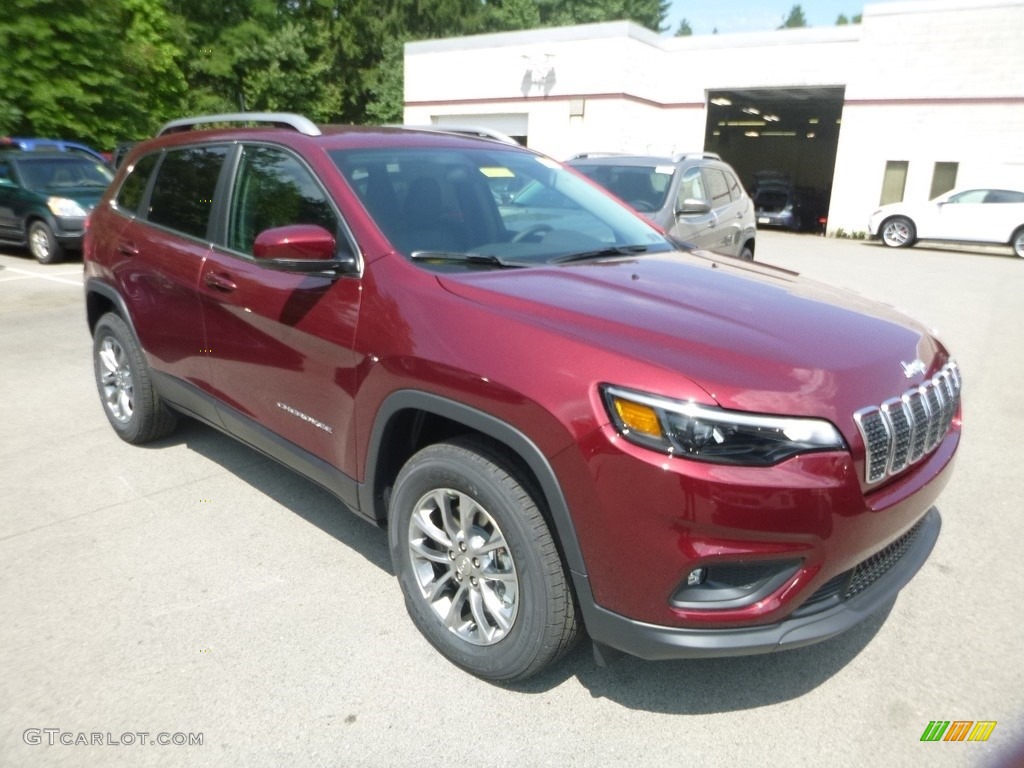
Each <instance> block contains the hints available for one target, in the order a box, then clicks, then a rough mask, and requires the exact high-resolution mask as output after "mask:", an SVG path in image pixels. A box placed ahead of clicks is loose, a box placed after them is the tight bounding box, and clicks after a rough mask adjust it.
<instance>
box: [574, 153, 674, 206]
mask: <svg viewBox="0 0 1024 768" xmlns="http://www.w3.org/2000/svg"><path fill="white" fill-rule="evenodd" d="M574 167H575V168H576V170H578V171H579V172H580V173H582V174H585V175H586V176H587V177H588V178H590V179H593V180H594V181H596V182H597V183H598V184H600V185H601V186H602V187H604V188H605V189H607V190H608V191H609V192H611V193H612V194H613V195H615V196H616V197H617V198H619V199H620V200H624V201H625V202H627V203H629V205H630V206H631V207H632V208H634V209H635V210H637V211H640V212H641V213H651V212H653V211H660V210H661V209H662V208H663V207H664V205H665V199H666V198H667V197H668V190H669V187H671V186H672V174H673V173H675V166H673V165H656V166H655V165H651V166H647V165H585V164H578V165H574Z"/></svg>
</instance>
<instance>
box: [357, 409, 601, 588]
mask: <svg viewBox="0 0 1024 768" xmlns="http://www.w3.org/2000/svg"><path fill="white" fill-rule="evenodd" d="M467 434H469V435H477V436H479V437H481V438H483V439H485V440H487V441H489V442H491V443H494V444H496V445H497V446H498V447H500V448H503V449H504V450H505V451H507V452H508V454H509V455H510V456H511V457H512V458H513V460H514V461H515V462H516V464H517V467H516V468H517V469H519V470H520V471H521V472H523V473H525V474H526V479H527V480H528V481H530V482H531V483H532V484H533V485H534V486H535V489H536V491H537V492H538V493H539V494H540V495H541V498H540V499H538V501H539V502H541V507H542V511H543V513H544V514H545V516H546V517H547V518H548V522H549V523H550V524H551V525H552V526H553V528H554V531H553V532H554V534H555V538H556V541H557V544H558V546H559V549H560V550H561V553H562V556H563V558H564V560H565V564H566V566H568V568H569V569H570V571H572V572H573V574H574V575H575V576H584V577H585V575H586V568H585V567H584V563H583V554H582V551H581V549H580V545H579V541H578V539H577V537H576V529H575V526H574V524H573V521H572V517H571V515H570V514H569V506H568V503H567V502H566V500H565V496H564V494H563V493H562V490H561V487H560V485H559V482H558V478H557V476H556V475H555V472H554V469H553V468H552V467H551V464H550V462H548V460H547V457H546V456H545V455H544V453H543V452H542V451H541V450H540V448H539V447H538V446H537V445H536V443H534V442H533V441H532V440H531V439H530V438H529V437H527V436H526V435H525V434H523V433H522V432H521V431H520V430H518V429H517V428H516V427H514V426H512V425H511V424H508V423H507V422H504V421H502V420H501V419H498V418H496V417H495V416H492V415H491V414H489V413H485V412H484V411H480V410H478V409H476V408H473V407H471V406H468V405H465V404H464V403H460V402H457V401H454V400H449V399H448V398H445V397H441V396H439V395H435V394H433V393H430V392H423V391H419V390H399V391H398V392H394V393H392V394H391V395H389V396H388V397H387V398H386V399H385V400H384V402H383V403H382V405H381V407H380V409H379V410H378V412H377V418H376V420H375V422H374V425H373V429H372V431H371V434H370V441H369V445H368V449H367V461H366V475H365V478H364V482H363V483H362V484H361V485H360V488H359V506H360V510H361V511H362V513H363V514H364V515H367V516H368V517H371V518H372V519H374V520H376V521H377V523H378V524H380V525H386V524H387V518H388V509H387V507H388V501H389V499H390V495H391V487H392V485H393V484H394V481H395V478H396V477H397V475H398V472H399V470H401V468H402V466H403V465H404V464H405V462H406V461H407V460H408V459H409V457H411V456H412V455H413V454H414V453H415V452H416V451H418V450H420V449H421V448H423V447H425V446H427V445H430V444H432V443H436V442H440V441H443V440H445V439H448V438H450V437H454V436H456V435H467ZM574 580H576V581H578V579H574Z"/></svg>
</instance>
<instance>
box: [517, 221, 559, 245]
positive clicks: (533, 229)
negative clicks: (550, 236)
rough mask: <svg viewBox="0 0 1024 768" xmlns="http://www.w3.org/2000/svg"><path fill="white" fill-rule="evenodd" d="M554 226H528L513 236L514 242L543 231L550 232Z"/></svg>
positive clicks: (519, 241)
mask: <svg viewBox="0 0 1024 768" xmlns="http://www.w3.org/2000/svg"><path fill="white" fill-rule="evenodd" d="M552 229H554V227H552V226H551V225H550V224H534V225H533V226H532V227H527V228H526V229H524V230H523V231H522V232H517V233H516V234H515V236H513V238H512V242H513V243H521V242H523V240H525V239H526V238H528V237H532V236H533V235H539V234H541V233H543V232H550V231H551V230H552Z"/></svg>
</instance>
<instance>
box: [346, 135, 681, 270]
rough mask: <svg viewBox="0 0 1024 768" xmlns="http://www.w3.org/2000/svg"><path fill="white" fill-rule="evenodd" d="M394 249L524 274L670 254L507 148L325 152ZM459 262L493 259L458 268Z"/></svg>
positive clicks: (573, 182) (586, 189)
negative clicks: (573, 260)
mask: <svg viewBox="0 0 1024 768" xmlns="http://www.w3.org/2000/svg"><path fill="white" fill-rule="evenodd" d="M329 154H330V155H331V158H332V159H333V160H334V162H335V164H336V165H337V166H338V168H339V169H340V170H341V172H342V173H343V174H344V176H345V178H346V179H347V180H348V182H349V184H351V185H352V188H353V189H354V190H355V191H356V194H357V195H359V197H360V199H361V200H362V202H363V205H364V206H365V207H366V209H367V211H368V212H369V213H370V215H371V216H372V217H373V219H374V220H375V221H376V222H377V225H378V226H379V227H380V229H381V231H382V232H383V233H384V234H385V236H387V238H388V239H389V240H390V241H391V243H392V244H393V245H394V246H395V248H396V249H397V250H399V251H401V252H403V253H405V254H407V255H409V256H413V255H414V254H420V255H421V257H422V255H423V254H444V255H445V256H446V257H447V258H445V259H423V258H420V262H421V263H427V264H431V263H440V262H443V263H445V264H447V265H451V264H460V265H467V264H473V265H476V266H478V267H479V266H480V265H486V264H498V263H501V264H504V265H514V266H529V265H533V264H541V263H555V262H559V261H566V260H567V257H572V256H574V255H579V254H593V256H594V257H595V258H596V257H604V256H611V255H616V254H617V253H619V252H623V253H626V252H628V253H642V252H647V251H668V250H672V249H673V247H674V246H673V245H672V244H670V243H669V242H668V241H667V240H666V239H665V237H664V236H663V235H662V234H661V233H660V232H659V231H658V230H657V229H655V228H653V227H652V226H650V225H649V224H647V223H645V222H644V221H643V220H642V219H639V218H637V217H636V216H635V215H634V214H633V213H631V212H630V211H629V210H628V209H626V208H624V207H623V206H622V205H620V204H619V203H617V202H616V201H615V200H612V199H611V198H609V197H608V196H607V195H606V194H604V193H603V192H601V191H600V190H598V189H596V188H595V187H594V186H593V185H591V184H588V183H587V182H586V181H585V180H583V179H581V178H579V177H578V176H576V175H575V174H574V173H572V172H571V171H568V170H566V169H564V168H562V166H560V165H559V164H558V163H556V162H554V161H552V160H550V159H547V158H544V157H540V156H537V155H534V154H530V153H527V152H522V151H516V150H509V149H504V148H502V147H495V148H493V149H492V148H486V149H438V148H436V147H435V148H400V149H359V150H334V151H332V152H330V153H329ZM458 254H470V255H473V256H484V257H496V258H492V259H480V258H474V259H469V260H466V259H461V260H460V259H456V258H452V257H453V256H455V255H458Z"/></svg>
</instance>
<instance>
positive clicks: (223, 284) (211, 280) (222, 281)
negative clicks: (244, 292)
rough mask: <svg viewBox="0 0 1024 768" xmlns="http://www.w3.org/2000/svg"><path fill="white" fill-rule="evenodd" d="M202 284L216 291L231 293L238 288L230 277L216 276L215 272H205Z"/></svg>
mask: <svg viewBox="0 0 1024 768" xmlns="http://www.w3.org/2000/svg"><path fill="white" fill-rule="evenodd" d="M203 282H205V283H206V284H207V285H208V286H210V287H211V288H216V289H217V290H218V291H225V292H227V291H233V290H235V289H236V288H237V287H238V286H237V285H235V281H234V280H232V279H231V278H230V277H228V276H227V275H218V274H217V273H216V272H207V273H206V274H205V275H203Z"/></svg>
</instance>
